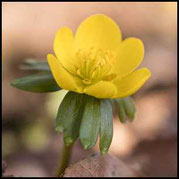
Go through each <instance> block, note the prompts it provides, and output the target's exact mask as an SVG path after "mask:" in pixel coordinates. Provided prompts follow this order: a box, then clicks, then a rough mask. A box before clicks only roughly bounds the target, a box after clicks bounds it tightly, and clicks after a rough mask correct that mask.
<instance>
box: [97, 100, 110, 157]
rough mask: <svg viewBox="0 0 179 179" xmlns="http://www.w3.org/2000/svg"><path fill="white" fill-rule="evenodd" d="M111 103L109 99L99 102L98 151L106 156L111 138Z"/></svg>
mask: <svg viewBox="0 0 179 179" xmlns="http://www.w3.org/2000/svg"><path fill="white" fill-rule="evenodd" d="M112 114H113V111H112V103H111V101H110V100H109V99H103V100H101V121H100V151H101V153H102V154H106V153H107V152H108V149H109V147H110V145H111V141H112V137H113V121H112Z"/></svg>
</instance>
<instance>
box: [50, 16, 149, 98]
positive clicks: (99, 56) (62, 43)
mask: <svg viewBox="0 0 179 179" xmlns="http://www.w3.org/2000/svg"><path fill="white" fill-rule="evenodd" d="M54 51H55V54H56V57H55V56H54V55H52V54H48V55H47V59H48V63H49V65H50V68H51V71H52V74H53V76H54V78H55V80H56V82H57V84H58V85H59V86H60V87H61V88H63V89H67V90H70V91H75V92H77V93H86V94H88V95H91V96H95V97H97V98H120V97H126V96H129V95H132V94H133V93H135V92H136V91H137V90H138V89H139V88H140V87H141V86H142V85H143V84H144V83H145V82H146V80H147V79H148V78H149V77H150V71H149V70H148V69H146V68H141V69H139V70H136V71H134V70H135V69H136V68H137V67H138V66H139V64H140V63H141V62H142V59H143V56H144V47H143V43H142V41H141V40H140V39H137V38H134V37H131V38H127V39H125V40H122V37H121V32H120V29H119V27H118V25H117V24H116V23H115V22H114V21H113V20H112V19H110V18H109V17H107V16H105V15H103V14H97V15H93V16H90V17H88V18H87V19H85V20H84V21H83V22H82V23H81V24H80V26H79V27H78V29H77V32H76V34H75V36H74V35H73V32H72V31H71V29H69V28H67V27H64V28H60V29H59V31H58V32H57V33H56V36H55V41H54Z"/></svg>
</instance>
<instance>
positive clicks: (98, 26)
mask: <svg viewBox="0 0 179 179" xmlns="http://www.w3.org/2000/svg"><path fill="white" fill-rule="evenodd" d="M120 42H121V32H120V29H119V27H118V25H117V24H116V23H115V22H114V21H113V20H112V19H110V18H109V17H107V16H105V15H103V14H96V15H93V16H90V17H88V18H87V19H85V20H84V21H83V22H82V23H81V24H80V26H79V27H78V29H77V32H76V35H75V47H76V48H77V49H83V50H88V49H89V48H91V47H96V48H101V49H103V50H105V49H113V48H114V47H117V46H118V45H119V43H120Z"/></svg>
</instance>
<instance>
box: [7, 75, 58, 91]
mask: <svg viewBox="0 0 179 179" xmlns="http://www.w3.org/2000/svg"><path fill="white" fill-rule="evenodd" d="M10 85H11V86H13V87H15V88H18V89H21V90H24V91H30V92H36V93H45V92H53V91H58V90H60V89H61V88H60V87H59V86H58V85H57V83H56V82H55V80H54V78H53V76H52V74H51V73H50V72H44V73H38V74H34V75H29V76H25V77H22V78H18V79H16V80H14V81H12V82H11V83H10Z"/></svg>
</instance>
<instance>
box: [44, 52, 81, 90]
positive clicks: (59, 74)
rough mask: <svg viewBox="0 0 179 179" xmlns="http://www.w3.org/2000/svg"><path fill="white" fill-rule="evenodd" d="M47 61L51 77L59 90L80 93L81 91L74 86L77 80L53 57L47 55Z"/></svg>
mask: <svg viewBox="0 0 179 179" xmlns="http://www.w3.org/2000/svg"><path fill="white" fill-rule="evenodd" d="M47 60H48V64H49V66H50V69H51V72H52V74H53V77H54V79H55V81H56V82H57V84H58V85H59V86H60V87H61V88H63V89H66V90H70V91H76V92H80V91H81V89H79V87H78V86H77V84H76V82H77V81H78V79H77V78H76V77H74V76H73V75H71V74H70V73H69V72H67V71H66V70H65V69H64V68H63V67H62V65H61V64H60V62H59V60H58V59H57V58H56V57H55V56H54V55H52V54H48V55H47Z"/></svg>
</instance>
